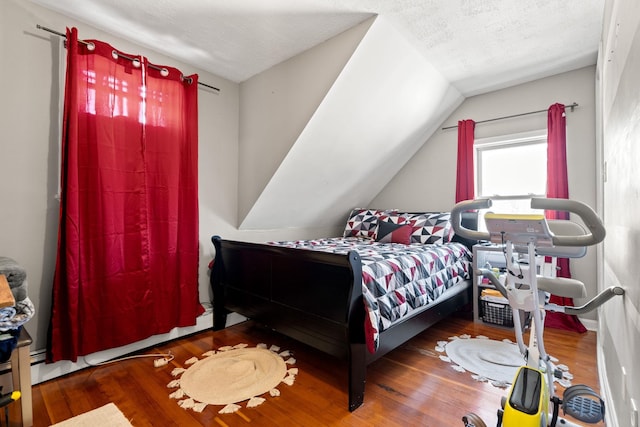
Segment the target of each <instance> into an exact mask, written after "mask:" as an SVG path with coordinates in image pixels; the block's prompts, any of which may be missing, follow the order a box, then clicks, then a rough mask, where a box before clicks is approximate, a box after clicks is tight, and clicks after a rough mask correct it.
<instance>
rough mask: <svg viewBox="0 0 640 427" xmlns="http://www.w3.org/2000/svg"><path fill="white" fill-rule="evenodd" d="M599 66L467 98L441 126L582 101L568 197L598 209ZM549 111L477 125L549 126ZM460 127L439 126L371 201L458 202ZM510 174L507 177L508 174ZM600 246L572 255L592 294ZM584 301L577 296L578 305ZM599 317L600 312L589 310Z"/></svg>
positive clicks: (570, 150)
mask: <svg viewBox="0 0 640 427" xmlns="http://www.w3.org/2000/svg"><path fill="white" fill-rule="evenodd" d="M594 78H595V67H586V68H582V69H579V70H576V71H571V72H567V73H563V74H558V75H556V76H552V77H547V78H545V79H541V80H537V81H534V82H530V83H526V84H522V85H518V86H513V87H510V88H507V89H502V90H498V91H495V92H490V93H487V94H483V95H476V96H473V97H470V98H467V99H466V100H465V101H464V102H463V103H462V105H460V107H459V108H458V109H457V110H456V111H455V112H454V113H453V114H452V115H451V116H450V117H449V118H448V119H447V120H446V121H445V122H444V124H443V126H442V127H448V126H452V125H456V124H457V122H458V120H462V119H473V120H475V121H481V120H486V119H492V118H496V117H504V116H509V115H513V114H518V113H525V112H529V111H538V110H546V109H547V108H548V107H549V106H550V105H551V104H553V103H555V102H560V103H563V104H565V105H569V104H571V103H573V102H576V103H577V104H578V105H579V106H578V107H577V108H576V109H575V110H574V111H573V112H571V110H569V109H567V169H568V175H569V196H570V197H571V198H574V199H576V200H580V201H582V202H584V203H586V204H588V205H590V206H593V207H594V208H595V203H596V157H595V144H596V137H595V123H594V117H595V111H596V109H595V90H594ZM546 127H547V114H546V113H539V114H531V115H527V116H522V117H517V118H511V119H505V120H498V121H494V122H490V123H481V124H477V125H476V130H475V136H476V138H488V137H492V136H501V135H508V134H514V133H520V132H527V131H532V130H538V129H546ZM457 138H458V136H457V130H456V129H449V130H442V129H441V130H438V131H437V132H436V133H435V134H434V135H433V136H432V137H431V138H430V139H429V140H428V141H427V143H426V144H425V145H424V146H423V147H422V149H421V150H420V151H419V152H418V153H417V154H416V155H415V156H414V157H413V158H412V159H411V161H410V162H409V163H408V164H407V165H406V166H405V167H404V169H403V170H402V171H401V172H400V173H399V174H397V175H396V177H395V178H394V179H393V180H392V181H391V182H389V184H388V185H387V186H386V188H385V189H384V190H383V191H382V192H380V194H379V195H378V196H377V197H376V198H375V199H374V200H373V202H372V203H371V206H373V207H383V208H398V209H401V210H405V211H425V210H427V211H429V210H431V211H448V210H450V209H451V207H452V206H453V205H454V203H455V181H456V168H455V164H456V153H457ZM505 179H508V177H505ZM595 253H596V251H595V250H594V249H593V248H592V249H591V250H589V251H588V253H587V256H585V257H584V258H580V259H574V260H571V271H572V274H573V276H574V277H575V278H577V279H579V280H582V281H583V282H584V283H585V285H586V287H587V293H588V295H589V297H592V296H593V295H595V294H596V262H595V259H596V257H595ZM580 303H582V301H581V300H577V301H576V304H580ZM584 318H585V319H595V318H596V313H590V314H586V315H584Z"/></svg>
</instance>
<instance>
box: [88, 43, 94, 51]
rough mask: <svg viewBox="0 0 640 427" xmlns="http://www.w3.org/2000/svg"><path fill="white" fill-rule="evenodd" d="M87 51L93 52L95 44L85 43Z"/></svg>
mask: <svg viewBox="0 0 640 427" xmlns="http://www.w3.org/2000/svg"><path fill="white" fill-rule="evenodd" d="M87 50H88V51H89V52H93V51H94V50H96V44H95V43H93V42H89V43H87Z"/></svg>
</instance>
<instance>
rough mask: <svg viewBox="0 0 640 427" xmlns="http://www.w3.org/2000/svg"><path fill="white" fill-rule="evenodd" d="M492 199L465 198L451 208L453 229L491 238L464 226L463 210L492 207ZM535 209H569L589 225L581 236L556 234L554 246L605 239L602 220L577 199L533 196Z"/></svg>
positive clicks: (477, 237)
mask: <svg viewBox="0 0 640 427" xmlns="http://www.w3.org/2000/svg"><path fill="white" fill-rule="evenodd" d="M491 204H492V202H491V199H475V200H465V201H462V202H459V203H457V204H456V205H455V206H454V207H453V209H452V210H451V223H452V225H453V230H454V231H455V232H456V234H458V235H459V236H461V237H464V238H466V239H472V240H491V235H490V234H489V232H482V231H476V230H469V229H468V228H465V227H463V226H462V222H461V218H462V212H464V211H468V210H475V209H488V208H490V207H491ZM531 207H532V208H533V209H547V210H554V211H567V212H572V213H574V214H576V215H578V216H579V217H580V218H581V219H582V221H583V222H584V224H585V225H586V226H587V228H588V230H589V233H587V234H583V235H579V236H575V235H574V236H570V235H567V236H564V235H554V236H553V237H552V242H553V245H554V246H591V245H595V244H598V243H600V242H602V241H603V240H604V237H605V235H606V231H605V228H604V226H603V225H602V220H601V219H600V217H599V216H598V214H596V213H595V212H594V210H593V209H591V208H590V207H589V206H587V205H585V204H584V203H582V202H578V201H577V200H570V199H549V198H542V197H533V198H532V199H531Z"/></svg>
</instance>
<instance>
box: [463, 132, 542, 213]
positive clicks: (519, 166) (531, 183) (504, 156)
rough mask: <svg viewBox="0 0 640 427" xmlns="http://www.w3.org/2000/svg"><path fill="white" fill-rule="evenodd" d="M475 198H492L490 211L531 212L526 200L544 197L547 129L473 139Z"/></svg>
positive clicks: (528, 202)
mask: <svg viewBox="0 0 640 427" xmlns="http://www.w3.org/2000/svg"><path fill="white" fill-rule="evenodd" d="M474 149H475V159H476V165H475V166H476V194H477V197H479V198H480V197H490V198H491V199H492V200H493V206H492V207H491V209H490V210H491V211H493V212H501V213H532V212H536V211H537V212H540V211H539V210H533V209H531V206H530V201H529V199H530V198H531V197H533V196H537V197H545V194H546V188H547V131H546V129H545V130H540V131H534V132H527V133H522V134H516V135H506V136H501V137H495V138H484V139H477V140H476V141H475V143H474Z"/></svg>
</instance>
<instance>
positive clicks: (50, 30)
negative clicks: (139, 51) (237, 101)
mask: <svg viewBox="0 0 640 427" xmlns="http://www.w3.org/2000/svg"><path fill="white" fill-rule="evenodd" d="M36 28H37V29H39V30H43V31H48V32H50V33H52V34H55V35H57V36H60V37H64V38H65V39H66V38H67V35H66V34H64V33H61V32H60V31H56V30H52V29H51V28H47V27H43V26H42V25H40V24H36ZM78 42H79V43H83V44H86V45H89V42H86V41H84V40H80V39H78ZM118 56H120V57H122V58H124V59H128V60H129V61H133V60H134V59H135V58H130V57H128V56H127V55H123V54H121V53H120V54H118ZM149 67H150V68H153V69H154V70H158V71H162V67H158V66H157V65H153V64H149ZM183 78H184V79H188V80H192V79H190V78H187V77H184V76H183ZM189 83H191V81H190V82H189ZM198 84H199V85H201V86H204V87H208V88H209V89H213V90H215V91H216V92H220V89H219V88H217V87H215V86H211V85H208V84H206V83H202V82H198Z"/></svg>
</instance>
